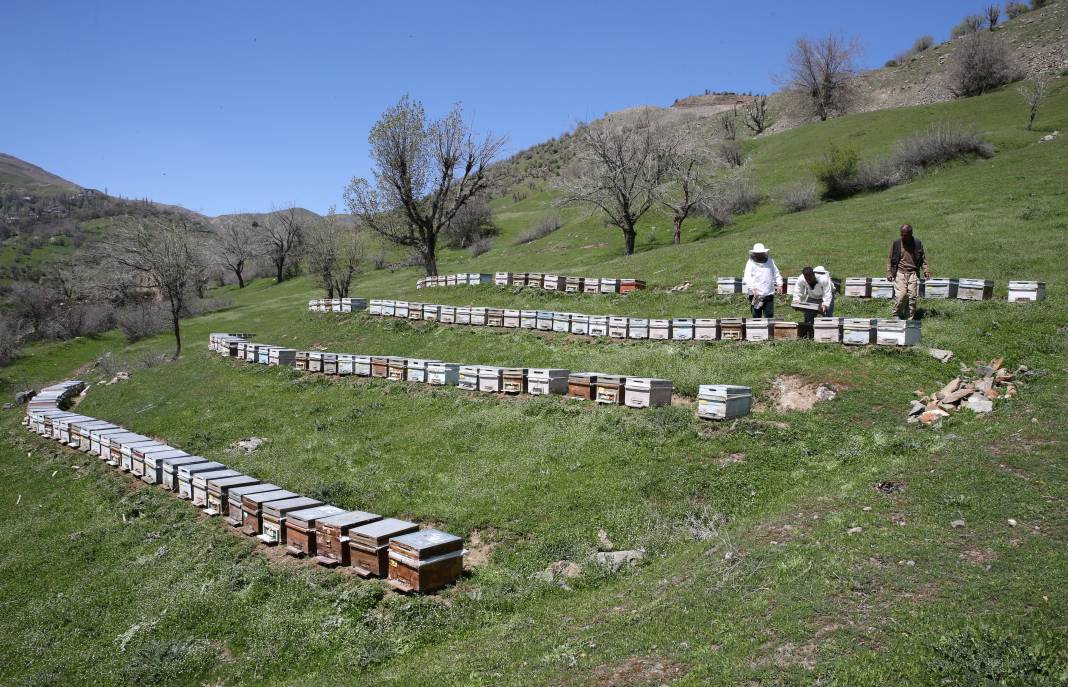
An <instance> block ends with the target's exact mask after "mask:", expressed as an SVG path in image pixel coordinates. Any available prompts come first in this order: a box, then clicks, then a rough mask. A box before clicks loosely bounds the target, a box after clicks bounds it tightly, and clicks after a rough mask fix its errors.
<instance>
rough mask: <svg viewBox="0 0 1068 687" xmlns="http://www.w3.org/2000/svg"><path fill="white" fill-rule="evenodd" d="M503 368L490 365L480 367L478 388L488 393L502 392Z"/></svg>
mask: <svg viewBox="0 0 1068 687" xmlns="http://www.w3.org/2000/svg"><path fill="white" fill-rule="evenodd" d="M501 383H502V382H501V368H499V367H493V366H490V365H485V366H480V367H479V368H478V390H479V391H484V392H486V393H493V394H499V393H500V392H501Z"/></svg>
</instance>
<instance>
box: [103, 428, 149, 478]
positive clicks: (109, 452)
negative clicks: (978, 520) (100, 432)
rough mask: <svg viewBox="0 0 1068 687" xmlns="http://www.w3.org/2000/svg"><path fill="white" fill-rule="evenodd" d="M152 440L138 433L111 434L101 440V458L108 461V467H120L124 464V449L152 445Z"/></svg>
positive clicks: (128, 465)
mask: <svg viewBox="0 0 1068 687" xmlns="http://www.w3.org/2000/svg"><path fill="white" fill-rule="evenodd" d="M151 442H152V440H151V439H149V438H148V437H146V436H145V435H143V434H137V433H136V432H126V433H125V434H109V435H107V436H105V437H101V439H100V457H101V458H103V459H104V460H105V461H107V463H108V465H111V466H112V467H119V466H120V463H121V462H122V447H123V446H124V445H125V446H135V445H138V444H147V443H151ZM124 469H126V470H129V469H130V463H127V465H126V467H125V468H124Z"/></svg>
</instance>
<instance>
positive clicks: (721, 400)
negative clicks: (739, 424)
mask: <svg viewBox="0 0 1068 687" xmlns="http://www.w3.org/2000/svg"><path fill="white" fill-rule="evenodd" d="M752 405H753V390H752V389H750V388H749V387H747V386H734V385H731V384H702V385H701V386H699V387H698V389H697V417H699V418H703V419H705V420H730V419H732V418H736V417H742V416H745V415H748V414H749V411H750V409H751V408H752Z"/></svg>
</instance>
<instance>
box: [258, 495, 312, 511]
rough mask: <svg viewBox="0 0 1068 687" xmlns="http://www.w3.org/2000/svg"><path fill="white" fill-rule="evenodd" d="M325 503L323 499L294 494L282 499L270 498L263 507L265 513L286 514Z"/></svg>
mask: <svg viewBox="0 0 1068 687" xmlns="http://www.w3.org/2000/svg"><path fill="white" fill-rule="evenodd" d="M321 505H323V502H322V501H318V500H316V499H313V498H309V497H307V496H292V497H289V498H282V499H270V500H267V501H264V502H263V509H264V512H265V513H271V514H275V515H284V514H286V513H289V512H290V511H295V510H304V509H306V508H315V507H317V506H321Z"/></svg>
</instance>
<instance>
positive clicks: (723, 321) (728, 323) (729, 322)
mask: <svg viewBox="0 0 1068 687" xmlns="http://www.w3.org/2000/svg"><path fill="white" fill-rule="evenodd" d="M745 322H746V319H745V318H744V317H722V318H720V320H719V323H720V325H721V326H724V327H740V326H742V325H743V324H745Z"/></svg>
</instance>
